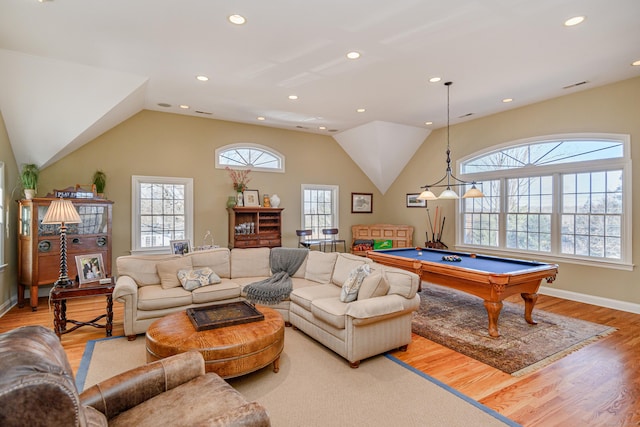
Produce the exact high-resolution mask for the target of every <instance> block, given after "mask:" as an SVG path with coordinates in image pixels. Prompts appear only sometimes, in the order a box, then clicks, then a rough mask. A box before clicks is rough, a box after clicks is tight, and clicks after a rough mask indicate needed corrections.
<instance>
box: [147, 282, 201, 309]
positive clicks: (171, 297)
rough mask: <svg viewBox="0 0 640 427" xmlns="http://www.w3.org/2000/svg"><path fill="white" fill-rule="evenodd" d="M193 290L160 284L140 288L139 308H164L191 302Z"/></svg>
mask: <svg viewBox="0 0 640 427" xmlns="http://www.w3.org/2000/svg"><path fill="white" fill-rule="evenodd" d="M191 301H192V297H191V292H189V291H187V290H184V289H183V288H182V286H178V287H176V288H169V289H163V288H162V286H160V285H155V286H143V287H142V288H138V309H139V310H162V309H165V308H174V307H181V306H183V305H189V304H191Z"/></svg>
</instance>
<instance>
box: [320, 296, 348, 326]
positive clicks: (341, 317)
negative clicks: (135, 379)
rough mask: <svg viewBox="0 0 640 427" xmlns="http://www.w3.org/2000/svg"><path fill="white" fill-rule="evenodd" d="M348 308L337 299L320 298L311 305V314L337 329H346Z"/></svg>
mask: <svg viewBox="0 0 640 427" xmlns="http://www.w3.org/2000/svg"><path fill="white" fill-rule="evenodd" d="M348 306H349V304H347V303H344V302H341V301H339V300H338V299H337V298H319V299H315V300H313V302H312V303H311V314H313V315H314V316H315V317H317V318H318V319H320V320H322V321H324V322H326V323H328V324H329V325H331V326H333V327H335V328H338V329H344V327H345V313H346V312H347V307H348Z"/></svg>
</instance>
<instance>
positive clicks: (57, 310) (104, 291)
mask: <svg viewBox="0 0 640 427" xmlns="http://www.w3.org/2000/svg"><path fill="white" fill-rule="evenodd" d="M114 287H115V281H114V280H113V278H112V279H111V282H110V283H105V284H101V283H99V282H92V283H84V284H79V283H78V282H73V285H72V286H69V287H66V288H61V287H55V286H54V287H53V289H51V301H52V302H53V316H54V317H53V326H54V330H55V332H56V335H57V336H58V338H60V337H61V336H62V334H67V333H69V332H73V331H75V330H76V329H78V328H79V327H81V326H93V327H94V328H105V329H106V335H107V336H108V337H110V336H111V331H112V329H113V296H112V295H113V288H114ZM95 296H105V297H107V311H106V313H105V314H102V315H100V316H98V317H96V318H95V319H93V320H89V321H88V322H81V321H79V320H73V319H67V300H68V299H74V298H87V297H95ZM104 318H106V323H105V324H100V323H97V322H98V320H100V319H104ZM67 323H73V324H74V325H75V326H74V327H72V328H70V329H67Z"/></svg>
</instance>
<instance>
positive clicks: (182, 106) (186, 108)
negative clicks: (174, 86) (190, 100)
mask: <svg viewBox="0 0 640 427" xmlns="http://www.w3.org/2000/svg"><path fill="white" fill-rule="evenodd" d="M180 108H182V109H183V110H188V109H189V106H188V105H184V104H181V105H180Z"/></svg>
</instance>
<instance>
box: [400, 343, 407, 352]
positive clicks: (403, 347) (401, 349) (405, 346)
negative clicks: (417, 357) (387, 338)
mask: <svg viewBox="0 0 640 427" xmlns="http://www.w3.org/2000/svg"><path fill="white" fill-rule="evenodd" d="M408 348H409V344H405V345H403V346H402V347H398V350H400V351H407V349H408Z"/></svg>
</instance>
